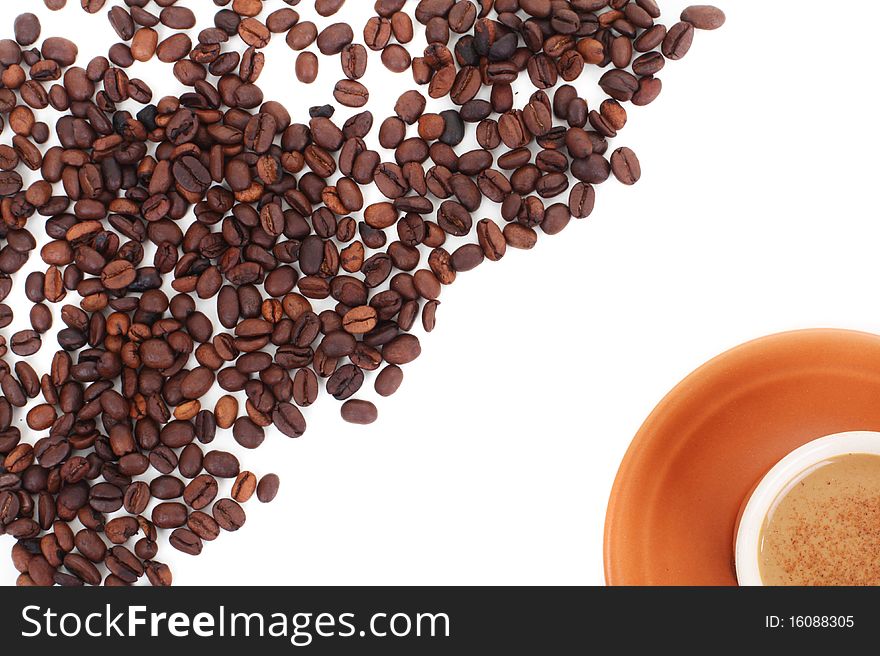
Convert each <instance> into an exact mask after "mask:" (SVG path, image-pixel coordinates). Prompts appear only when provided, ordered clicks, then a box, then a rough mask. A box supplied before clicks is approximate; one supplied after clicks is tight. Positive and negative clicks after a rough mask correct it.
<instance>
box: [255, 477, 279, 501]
mask: <svg viewBox="0 0 880 656" xmlns="http://www.w3.org/2000/svg"><path fill="white" fill-rule="evenodd" d="M279 485H280V480H279V478H278V476H277V475H276V474H266V475H265V476H263V478H261V479H260V482H259V483H258V484H257V499H259V500H260V503H270V502H272V501H273V500H274V499H275V497H276V496H277V495H278V487H279Z"/></svg>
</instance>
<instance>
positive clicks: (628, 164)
mask: <svg viewBox="0 0 880 656" xmlns="http://www.w3.org/2000/svg"><path fill="white" fill-rule="evenodd" d="M611 171H612V172H613V173H614V177H615V178H617V179H618V180H620V182H622V183H623V184H625V185H633V184H635V183H636V182H638V181H639V178H641V177H642V169H641V166H640V164H639V160H638V158H637V157H636V154H635V153H634V152H633V151H632V150H630V149H629V148H625V147H624V148H618V149H617V150H615V151H614V153H613V154H612V155H611Z"/></svg>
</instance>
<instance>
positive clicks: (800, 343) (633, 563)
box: [605, 330, 880, 585]
mask: <svg viewBox="0 0 880 656" xmlns="http://www.w3.org/2000/svg"><path fill="white" fill-rule="evenodd" d="M853 430H874V431H876V430H880V336H877V335H870V334H866V333H858V332H851V331H845V330H804V331H797V332H791V333H783V334H780V335H773V336H771V337H764V338H762V339H758V340H755V341H753V342H749V343H747V344H744V345H742V346H739V347H737V348H734V349H733V350H731V351H728V352H727V353H724V354H722V355H720V356H718V357H717V358H715V359H714V360H711V361H710V362H708V363H706V364H705V365H703V366H702V367H700V368H699V369H697V370H696V371H695V372H694V373H692V374H691V375H690V376H688V377H687V378H686V379H685V380H684V381H682V382H681V383H680V384H679V385H678V386H677V387H676V388H675V389H673V390H672V391H671V392H670V393H669V394H668V395H667V396H666V398H665V399H663V401H661V402H660V405H658V406H657V408H656V409H655V410H654V411H653V412H652V413H651V415H650V416H649V417H648V419H647V420H646V421H645V423H644V425H643V426H642V428H641V429H640V430H639V432H638V434H637V435H636V437H635V439H634V440H633V443H632V444H631V445H630V448H629V450H628V451H627V454H626V457H625V458H624V459H623V464H622V465H621V466H620V470H619V471H618V473H617V479H616V480H615V482H614V488H613V489H612V491H611V499H610V501H609V503H608V514H607V517H606V520H605V579H606V581H607V582H608V584H609V585H736V573H735V570H734V565H733V543H734V530H735V526H736V522H737V517H738V514H739V511H740V508H741V507H742V505H743V502H744V501H745V498H746V496H747V495H748V494H750V493H751V490H752V489H753V488H754V486H755V485H757V483H758V481H759V480H760V479H761V478H762V477H763V475H764V474H765V473H766V472H767V471H768V470H769V469H770V468H771V467H772V466H773V465H774V464H776V462H778V461H779V460H780V459H781V458H782V457H783V456H785V455H786V454H787V453H788V452H790V451H792V450H793V449H795V448H797V447H799V446H801V445H802V444H804V443H806V442H809V441H810V440H813V439H815V438H817V437H821V436H823V435H829V434H831V433H839V432H844V431H853Z"/></svg>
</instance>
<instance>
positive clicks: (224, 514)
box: [211, 499, 246, 531]
mask: <svg viewBox="0 0 880 656" xmlns="http://www.w3.org/2000/svg"><path fill="white" fill-rule="evenodd" d="M211 514H212V515H213V517H214V519H215V520H216V521H217V523H218V524H219V525H220V528H222V529H223V530H224V531H237V530H238V529H240V528H241V527H242V526H244V523H245V520H246V516H245V513H244V510H242V508H241V506H240V505H238V504H237V503H236V502H235V501H233V500H232V499H220V500H219V501H218V502H217V503H215V504H214V507H213V508H212V509H211Z"/></svg>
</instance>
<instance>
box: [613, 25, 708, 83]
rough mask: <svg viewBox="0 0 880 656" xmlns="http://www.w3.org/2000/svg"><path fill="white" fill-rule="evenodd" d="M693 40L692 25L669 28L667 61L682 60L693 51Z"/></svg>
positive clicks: (664, 49)
mask: <svg viewBox="0 0 880 656" xmlns="http://www.w3.org/2000/svg"><path fill="white" fill-rule="evenodd" d="M693 40H694V26H693V25H692V24H691V23H685V22H681V23H676V24H675V25H673V26H672V27H670V28H669V32H668V33H667V35H666V37H665V38H664V39H663V47H662V52H663V55H664V56H665V57H666V58H667V59H672V60H678V59H681V58H682V57H684V56H685V55H686V54H687V53H688V51H689V50H690V49H691V44H692V43H693ZM609 95H610V94H609ZM618 100H619V98H618Z"/></svg>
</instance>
